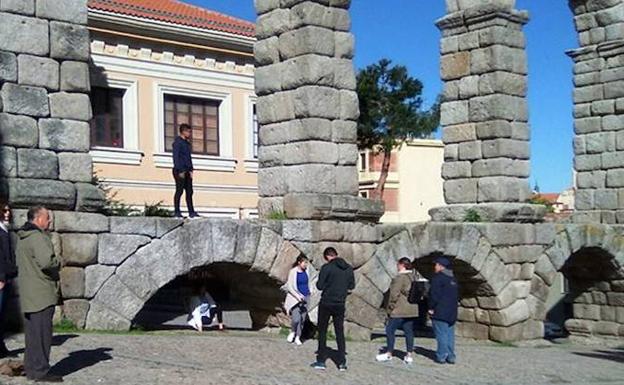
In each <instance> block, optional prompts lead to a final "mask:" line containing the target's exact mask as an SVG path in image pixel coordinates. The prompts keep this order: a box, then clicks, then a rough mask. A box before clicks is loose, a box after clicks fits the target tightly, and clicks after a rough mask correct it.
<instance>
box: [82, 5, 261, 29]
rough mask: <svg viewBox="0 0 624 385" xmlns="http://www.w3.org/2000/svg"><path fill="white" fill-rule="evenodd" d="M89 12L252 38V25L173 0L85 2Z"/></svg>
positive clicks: (253, 25) (253, 27) (253, 26)
mask: <svg viewBox="0 0 624 385" xmlns="http://www.w3.org/2000/svg"><path fill="white" fill-rule="evenodd" d="M88 4H89V8H90V9H95V10H100V11H106V12H113V13H118V14H122V15H128V16H135V17H142V18H146V19H152V20H158V21H163V22H168V23H173V24H180V25H186V26H190V27H195V28H202V29H208V30H213V31H221V32H227V33H232V34H236V35H242V36H247V37H254V36H255V30H256V27H255V24H254V23H251V22H249V21H245V20H241V19H237V18H234V17H231V16H228V15H225V14H222V13H219V12H215V11H211V10H208V9H204V8H201V7H197V6H194V5H190V4H186V3H183V2H181V1H177V0H89V2H88Z"/></svg>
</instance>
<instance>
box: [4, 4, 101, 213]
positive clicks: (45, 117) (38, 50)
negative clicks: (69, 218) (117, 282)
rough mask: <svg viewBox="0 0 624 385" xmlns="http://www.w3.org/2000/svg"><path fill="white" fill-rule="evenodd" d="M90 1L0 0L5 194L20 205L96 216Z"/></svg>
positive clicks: (97, 195)
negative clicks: (91, 152)
mask: <svg viewBox="0 0 624 385" xmlns="http://www.w3.org/2000/svg"><path fill="white" fill-rule="evenodd" d="M86 23H87V6H86V0H38V1H36V2H35V0H19V1H15V0H3V1H2V2H0V145H1V147H0V157H1V167H0V178H1V183H0V185H1V186H0V187H1V188H0V190H1V191H0V192H1V193H2V195H4V196H5V197H8V199H9V200H10V202H11V204H12V206H13V207H27V206H30V205H33V204H45V205H47V206H48V207H52V208H56V209H64V210H78V211H97V210H98V209H100V208H101V207H102V204H103V195H102V192H101V191H100V190H99V189H98V188H97V187H96V186H94V185H93V184H92V179H93V175H92V164H91V157H90V156H89V154H88V151H89V135H90V131H89V123H88V121H89V119H91V105H90V102H89V96H88V94H87V93H88V92H89V88H90V87H89V71H88V66H87V61H88V60H89V32H88V30H87V27H86V26H85V24H86Z"/></svg>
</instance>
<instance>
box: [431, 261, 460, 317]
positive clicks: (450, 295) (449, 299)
mask: <svg viewBox="0 0 624 385" xmlns="http://www.w3.org/2000/svg"><path fill="white" fill-rule="evenodd" d="M458 289H459V288H458V286H457V280H456V279H455V276H454V275H453V271H452V270H449V269H445V270H442V271H441V272H439V273H437V274H435V275H434V276H433V278H432V279H431V289H430V290H429V308H430V309H431V310H433V315H432V316H431V318H433V319H434V320H438V321H444V322H447V323H449V324H451V325H453V324H455V322H456V321H457V306H458V302H459V290H458Z"/></svg>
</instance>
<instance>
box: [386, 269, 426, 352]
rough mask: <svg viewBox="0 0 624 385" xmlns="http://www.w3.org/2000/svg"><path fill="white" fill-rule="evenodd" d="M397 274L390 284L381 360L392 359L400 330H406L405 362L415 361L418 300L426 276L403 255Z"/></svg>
mask: <svg viewBox="0 0 624 385" xmlns="http://www.w3.org/2000/svg"><path fill="white" fill-rule="evenodd" d="M397 270H398V272H399V273H398V274H397V276H396V277H394V278H393V279H392V283H391V284H390V294H389V296H388V302H387V304H386V312H387V313H388V321H387V322H386V340H387V344H386V352H385V353H381V354H378V355H377V357H376V360H377V361H379V362H386V361H390V360H391V359H392V357H393V356H394V341H395V333H396V331H397V329H403V333H404V334H405V346H406V354H405V357H404V358H403V361H404V362H405V363H406V364H411V363H412V362H414V359H413V358H412V352H413V350H414V322H415V321H416V319H417V317H418V314H419V309H418V302H419V301H421V300H422V297H423V296H424V294H425V292H424V286H423V285H422V284H423V283H424V279H423V278H422V277H420V275H419V274H418V273H416V272H415V271H414V270H413V269H412V262H411V261H410V260H409V258H401V259H399V262H398V263H397Z"/></svg>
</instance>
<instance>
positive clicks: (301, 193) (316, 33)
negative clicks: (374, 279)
mask: <svg viewBox="0 0 624 385" xmlns="http://www.w3.org/2000/svg"><path fill="white" fill-rule="evenodd" d="M350 4H351V1H350V0H335V1H334V0H332V1H327V0H313V1H281V2H280V1H274V0H256V1H255V5H256V10H257V12H258V19H257V27H256V36H257V38H258V42H257V43H256V46H255V57H256V66H257V68H256V94H257V95H258V122H259V124H260V126H261V129H260V144H261V146H260V150H259V161H260V170H259V172H258V187H259V194H260V198H261V199H260V203H259V207H258V210H259V212H260V215H262V216H268V215H270V214H271V213H272V212H284V213H285V214H286V215H287V216H288V217H289V218H299V219H331V218H341V219H352V218H354V217H360V218H364V219H368V220H373V221H376V220H377V219H378V218H379V217H380V216H381V214H382V213H383V208H382V207H381V205H380V204H379V202H377V203H373V202H371V201H368V200H365V199H361V198H358V196H357V195H358V189H359V184H358V172H357V169H356V162H357V158H358V149H357V144H356V140H357V124H356V121H357V119H358V116H359V105H358V98H357V94H356V92H355V88H356V81H355V72H354V68H353V63H352V60H351V59H352V58H353V46H354V42H353V35H351V33H350V32H349V31H350V29H351V17H350V15H349V6H350Z"/></svg>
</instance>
